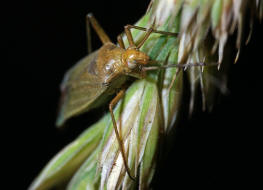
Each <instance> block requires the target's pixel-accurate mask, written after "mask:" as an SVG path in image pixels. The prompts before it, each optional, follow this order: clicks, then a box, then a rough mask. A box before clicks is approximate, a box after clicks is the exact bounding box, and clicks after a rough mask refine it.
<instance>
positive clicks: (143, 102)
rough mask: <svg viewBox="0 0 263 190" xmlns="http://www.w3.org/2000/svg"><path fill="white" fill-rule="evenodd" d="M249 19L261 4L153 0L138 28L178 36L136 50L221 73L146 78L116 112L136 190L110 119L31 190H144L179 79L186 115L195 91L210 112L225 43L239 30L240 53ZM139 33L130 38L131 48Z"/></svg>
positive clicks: (223, 71)
mask: <svg viewBox="0 0 263 190" xmlns="http://www.w3.org/2000/svg"><path fill="white" fill-rule="evenodd" d="M247 12H249V13H250V12H251V22H252V20H253V18H254V15H258V16H259V17H260V18H262V14H263V3H262V1H258V0H253V1H248V0H176V1H175V0H153V1H152V4H151V6H150V7H149V9H148V11H147V12H146V14H145V15H144V16H143V17H142V18H141V19H140V20H139V21H138V22H137V23H136V25H138V26H142V27H149V26H150V25H151V24H152V23H153V20H155V25H156V28H157V29H158V30H164V31H169V32H178V33H179V36H178V37H172V36H163V35H160V34H152V35H151V36H150V38H149V39H148V40H147V41H146V43H145V44H144V45H143V47H142V48H141V50H142V51H143V52H145V53H147V54H148V55H149V56H150V57H151V59H153V60H158V61H161V62H163V64H167V63H173V64H178V63H180V64H181V63H186V64H187V63H198V62H205V63H206V64H209V63H215V62H218V63H219V66H218V67H206V66H203V67H190V66H189V67H188V68H186V72H183V70H182V69H179V68H169V69H166V70H157V71H154V72H149V73H148V75H147V77H146V78H145V79H142V80H136V81H135V82H134V83H132V85H131V86H130V87H129V88H128V90H127V92H126V94H125V97H124V98H123V99H122V100H121V101H120V102H119V103H118V105H117V106H116V107H115V109H114V115H115V117H116V119H117V123H118V126H121V130H120V131H121V135H122V137H123V142H124V148H125V150H126V153H127V155H128V165H129V167H130V168H131V171H132V173H133V175H135V176H136V177H137V179H138V186H137V184H136V182H135V181H133V180H132V179H130V178H129V176H128V175H127V173H126V171H125V167H124V164H123V159H122V156H121V154H120V150H119V146H118V142H117V139H116V137H115V133H114V130H113V126H112V123H111V118H110V116H109V114H106V115H105V116H104V117H103V118H102V119H101V120H100V121H98V122H97V123H95V124H94V125H92V126H90V127H89V128H88V129H87V130H86V131H84V132H83V134H81V135H80V136H79V137H77V138H76V139H75V140H74V141H73V142H72V143H70V144H69V145H68V146H66V147H65V148H64V149H63V150H61V151H60V152H59V153H58V154H57V155H56V156H55V157H54V158H53V159H52V160H51V161H50V162H49V163H48V164H47V166H46V167H45V168H44V169H43V171H42V172H41V173H40V175H39V176H38V177H37V178H36V179H35V181H34V182H33V183H32V184H31V186H30V188H29V189H30V190H46V189H50V188H52V187H56V186H59V185H60V184H67V189H68V190H82V189H83V190H84V189H108V190H111V189H136V188H137V187H138V188H139V189H148V188H149V187H150V185H151V182H152V179H153V176H154V173H155V170H156V164H157V157H158V152H159V148H160V138H161V137H164V138H165V137H166V135H167V134H169V132H170V130H171V129H172V128H174V127H175V122H176V120H177V118H178V113H179V111H180V104H181V103H182V102H181V95H182V89H183V83H182V80H183V73H187V76H188V77H189V82H190V91H191V93H192V96H191V102H190V112H191V111H192V110H193V108H194V99H195V93H196V91H197V89H198V88H199V87H201V90H202V94H203V95H202V100H203V108H204V109H205V108H206V107H209V108H211V107H212V105H213V103H214V97H215V94H216V93H217V89H218V88H219V89H221V91H225V88H224V84H225V82H226V80H224V79H225V78H226V77H227V65H226V63H224V61H223V58H224V47H225V44H226V43H227V39H228V37H229V35H231V34H233V33H234V32H235V31H237V34H238V35H237V41H236V47H237V50H233V51H235V52H236V53H237V55H238V54H239V49H240V47H241V45H242V41H241V37H242V31H243V27H244V20H245V19H244V17H245V14H247ZM251 29H252V25H251ZM143 34H144V32H142V31H138V30H133V31H132V35H133V37H134V39H135V41H139V39H141V38H142V36H143ZM125 43H126V45H127V40H126V39H125ZM211 50H212V51H211ZM220 67H221V68H220ZM218 81H219V82H218Z"/></svg>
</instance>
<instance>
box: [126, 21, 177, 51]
mask: <svg viewBox="0 0 263 190" xmlns="http://www.w3.org/2000/svg"><path fill="white" fill-rule="evenodd" d="M153 26H154V23H153V24H152V26H151V27H150V28H144V27H140V26H134V25H130V24H128V25H126V26H125V33H126V35H127V38H128V41H129V44H130V45H134V42H133V38H132V35H131V29H137V30H142V31H146V32H147V33H146V34H145V36H144V38H143V39H142V41H141V42H140V43H139V45H138V46H137V48H140V47H141V46H142V45H143V44H144V42H145V41H146V40H147V39H148V37H149V36H150V34H151V33H159V34H163V35H170V36H178V33H174V32H165V31H160V30H155V29H154V27H153ZM129 38H130V40H129ZM134 46H135V45H134Z"/></svg>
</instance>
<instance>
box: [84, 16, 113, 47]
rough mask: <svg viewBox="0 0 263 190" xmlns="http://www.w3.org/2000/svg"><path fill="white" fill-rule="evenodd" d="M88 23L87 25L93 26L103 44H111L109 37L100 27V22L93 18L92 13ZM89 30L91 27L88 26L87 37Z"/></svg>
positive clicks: (87, 19) (87, 17) (88, 17)
mask: <svg viewBox="0 0 263 190" xmlns="http://www.w3.org/2000/svg"><path fill="white" fill-rule="evenodd" d="M86 21H87V25H89V23H90V24H91V26H92V28H93V29H94V30H95V31H96V33H97V35H98V36H99V38H100V40H101V42H102V43H103V44H105V43H107V42H111V40H110V38H109V36H108V35H107V34H106V33H105V31H104V30H103V28H102V27H101V26H100V24H99V23H98V21H97V20H96V18H95V17H94V16H93V14H92V13H89V14H87V16H86ZM88 28H89V26H87V35H89V34H88V32H89V31H90V30H88ZM89 43H90V42H89Z"/></svg>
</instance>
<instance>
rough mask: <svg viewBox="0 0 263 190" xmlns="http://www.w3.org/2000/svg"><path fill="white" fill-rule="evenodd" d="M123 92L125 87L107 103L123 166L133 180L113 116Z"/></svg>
mask: <svg viewBox="0 0 263 190" xmlns="http://www.w3.org/2000/svg"><path fill="white" fill-rule="evenodd" d="M124 93H125V89H122V90H121V91H120V92H119V93H118V94H117V95H116V96H115V98H113V100H112V101H111V102H110V104H109V110H110V114H111V119H112V123H113V128H114V131H115V135H116V138H117V141H118V144H119V148H120V151H121V155H122V158H123V163H124V167H125V169H126V172H127V174H128V175H129V177H130V178H131V179H132V180H135V177H133V176H132V174H131V170H130V168H129V166H128V160H127V157H126V154H125V151H124V146H123V141H122V138H121V136H120V134H119V131H118V128H117V123H116V120H115V117H114V113H113V107H114V106H115V105H116V104H117V103H118V101H119V100H120V99H121V98H122V97H123V95H124Z"/></svg>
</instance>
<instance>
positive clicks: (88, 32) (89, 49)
mask: <svg viewBox="0 0 263 190" xmlns="http://www.w3.org/2000/svg"><path fill="white" fill-rule="evenodd" d="M86 38H87V45H88V53H89V54H90V53H91V52H92V43H91V31H90V21H89V18H88V15H87V16H86Z"/></svg>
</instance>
